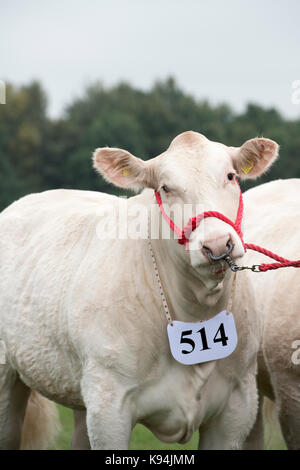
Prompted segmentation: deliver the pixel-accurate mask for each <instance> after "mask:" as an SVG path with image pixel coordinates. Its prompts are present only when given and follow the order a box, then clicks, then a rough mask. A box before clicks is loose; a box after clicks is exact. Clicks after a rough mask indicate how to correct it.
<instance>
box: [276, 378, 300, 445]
mask: <svg viewBox="0 0 300 470" xmlns="http://www.w3.org/2000/svg"><path fill="white" fill-rule="evenodd" d="M274 376H275V377H274ZM274 376H273V378H274V381H273V383H274V388H275V396H276V406H277V411H278V416H279V422H280V426H281V431H282V434H283V437H284V440H285V442H286V445H287V448H288V449H289V450H300V378H299V375H297V374H296V373H295V374H294V375H293V373H292V371H291V374H289V373H283V374H280V375H279V374H278V375H275V374H274Z"/></svg>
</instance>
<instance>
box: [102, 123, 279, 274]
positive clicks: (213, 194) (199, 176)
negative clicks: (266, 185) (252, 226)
mask: <svg viewBox="0 0 300 470" xmlns="http://www.w3.org/2000/svg"><path fill="white" fill-rule="evenodd" d="M278 148H279V147H278V145H277V144H276V143H275V142H273V141H272V140H269V139H265V138H255V139H251V140H248V141H247V142H245V143H244V144H243V145H242V146H241V147H227V146H226V145H223V144H221V143H217V142H212V141H210V140H208V139H207V138H206V137H205V136H203V135H201V134H198V133H197V132H192V131H189V132H184V133H183V134H180V135H179V136H177V137H176V138H175V139H174V140H173V141H172V142H171V144H170V146H169V148H168V149H167V150H166V151H165V152H164V153H163V154H161V155H159V156H158V157H156V158H153V159H151V160H149V161H143V160H141V159H139V158H137V157H134V156H133V155H131V154H130V153H129V152H127V151H125V150H121V149H117V148H100V149H97V150H96V151H95V153H94V167H95V168H96V169H97V170H98V171H99V172H100V173H101V174H102V175H103V176H104V178H105V179H106V180H108V181H109V182H111V183H113V184H114V185H116V186H119V187H122V188H128V189H133V190H138V189H140V188H152V189H155V190H158V191H159V193H160V195H161V198H162V202H163V205H164V206H166V207H171V208H175V209H174V212H172V214H173V219H174V218H175V219H176V222H177V224H178V225H179V226H180V225H181V228H183V226H184V225H185V223H186V222H187V221H188V218H189V217H190V216H191V215H192V214H191V213H189V212H188V211H187V214H188V215H187V214H186V213H185V211H182V210H181V211H180V215H179V216H178V217H176V207H177V208H182V207H183V206H184V205H187V204H188V205H192V206H193V207H194V208H196V207H197V208H198V212H197V213H199V207H201V208H202V210H201V212H203V211H212V210H213V211H218V212H221V213H222V214H224V215H225V216H226V217H228V218H229V219H231V220H232V221H234V220H235V217H236V214H237V210H238V205H239V196H240V190H239V186H238V184H237V182H236V176H239V177H240V178H242V179H247V178H256V177H258V176H260V175H261V174H262V173H264V172H265V171H266V170H267V169H268V168H269V167H270V166H271V164H272V163H273V162H274V161H275V159H276V158H277V156H278ZM153 200H154V198H153ZM189 207H190V206H189ZM158 210H159V209H158ZM182 214H183V215H182ZM193 215H196V213H195V212H194V214H193ZM181 217H182V220H181V221H180V218H181ZM178 221H179V222H178ZM228 241H231V243H232V245H233V251H232V253H231V256H232V257H234V258H237V257H240V256H243V254H244V249H243V245H242V243H241V240H240V238H239V236H238V235H237V233H236V232H235V230H234V229H233V228H232V227H231V226H230V225H228V224H226V223H225V222H223V221H221V220H219V219H216V218H207V219H205V220H204V221H202V222H201V224H200V226H199V227H198V228H197V229H196V230H195V231H193V232H192V234H191V236H190V243H189V246H190V251H189V255H190V262H191V264H192V266H193V267H194V268H196V269H198V270H199V271H200V272H201V271H203V272H207V269H208V267H209V272H210V273H211V275H213V276H217V277H218V276H221V277H222V276H224V270H223V269H221V270H220V265H219V266H218V267H217V265H216V269H215V271H214V270H212V269H211V264H210V259H209V252H212V253H213V255H215V256H219V255H220V254H222V253H224V252H225V251H226V250H227V247H228ZM172 243H173V246H174V250H176V253H177V254H179V253H181V256H186V257H188V255H187V253H186V250H184V248H183V247H182V246H180V245H178V244H176V243H175V242H174V241H173V240H172ZM175 246H177V248H175Z"/></svg>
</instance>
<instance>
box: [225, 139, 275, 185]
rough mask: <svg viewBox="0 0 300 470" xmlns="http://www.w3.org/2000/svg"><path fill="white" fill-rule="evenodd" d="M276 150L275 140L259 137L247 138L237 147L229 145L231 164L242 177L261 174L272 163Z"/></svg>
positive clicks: (254, 176) (255, 176)
mask: <svg viewBox="0 0 300 470" xmlns="http://www.w3.org/2000/svg"><path fill="white" fill-rule="evenodd" d="M278 151H279V145H278V144H277V143H276V142H274V141H273V140H270V139H264V138H259V137H257V138H256V139H251V140H247V142H245V143H244V144H243V145H242V146H241V147H239V148H235V147H230V152H231V155H232V160H233V165H234V167H235V169H236V171H237V173H238V175H239V176H240V177H241V178H243V179H247V178H257V177H258V176H260V175H262V174H263V173H264V172H265V171H267V169H268V168H269V167H270V166H271V165H272V164H273V163H274V161H275V160H276V158H277V157H278Z"/></svg>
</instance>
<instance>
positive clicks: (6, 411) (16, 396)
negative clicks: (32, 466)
mask: <svg viewBox="0 0 300 470" xmlns="http://www.w3.org/2000/svg"><path fill="white" fill-rule="evenodd" d="M29 394H30V389H29V388H28V387H26V385H24V383H23V382H21V380H20V379H19V377H18V375H17V374H16V372H15V371H14V370H13V369H11V368H10V367H9V366H8V365H0V449H7V450H8V449H19V448H20V444H21V434H22V426H23V421H24V416H25V411H26V405H27V401H28V397H29Z"/></svg>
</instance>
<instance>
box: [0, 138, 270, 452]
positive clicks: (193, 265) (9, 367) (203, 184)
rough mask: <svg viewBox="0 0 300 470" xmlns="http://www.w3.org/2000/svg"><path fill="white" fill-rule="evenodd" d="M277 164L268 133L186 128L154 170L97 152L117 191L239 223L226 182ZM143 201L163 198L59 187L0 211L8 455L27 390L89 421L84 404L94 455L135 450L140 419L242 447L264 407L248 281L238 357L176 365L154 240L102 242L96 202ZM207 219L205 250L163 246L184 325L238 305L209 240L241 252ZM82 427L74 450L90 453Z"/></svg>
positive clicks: (157, 428)
mask: <svg viewBox="0 0 300 470" xmlns="http://www.w3.org/2000/svg"><path fill="white" fill-rule="evenodd" d="M276 156H277V145H276V144H275V143H274V142H272V141H269V140H267V139H253V140H252V141H248V142H246V143H245V144H244V146H242V147H241V148H239V149H236V148H229V147H226V146H223V145H222V144H216V143H213V142H210V141H208V140H207V139H206V138H205V137H203V136H201V135H200V134H196V133H192V132H188V133H185V134H182V135H180V136H179V137H177V138H176V139H175V140H174V141H173V142H172V144H171V146H170V147H169V149H168V150H167V151H166V152H165V153H164V154H162V155H161V156H159V157H157V158H156V159H153V160H150V161H149V162H142V161H141V160H139V159H136V158H135V157H133V156H132V155H130V154H129V153H128V152H125V151H122V150H119V149H99V150H98V151H97V152H96V153H95V160H94V161H95V166H96V167H97V169H99V171H100V172H101V173H103V174H104V176H105V177H106V178H107V179H108V180H110V181H112V182H114V183H115V184H117V185H119V186H122V187H132V188H134V187H140V186H148V187H150V188H156V189H159V190H160V192H161V194H162V197H163V200H164V202H165V203H166V202H167V201H169V202H174V203H180V204H181V205H182V204H183V203H185V202H186V203H188V202H192V203H196V202H199V201H200V202H201V203H202V204H203V205H204V206H205V209H215V210H219V211H220V212H223V213H224V214H225V215H227V216H228V217H230V218H231V219H234V218H235V215H236V211H237V207H238V200H239V188H238V185H237V184H236V182H235V180H234V179H232V178H231V177H230V178H229V175H232V173H233V172H236V173H240V172H241V167H242V166H245V165H246V167H247V168H249V163H250V166H251V165H252V167H251V168H253V170H252V169H251V171H250V177H251V176H253V177H255V176H256V175H257V174H260V173H261V172H263V171H264V170H265V168H267V167H268V166H269V165H270V164H271V163H272V161H273V160H274V159H275V158H276ZM249 159H250V160H249ZM251 172H252V175H251ZM247 173H249V169H248V170H247ZM137 202H139V204H141V205H142V206H144V207H148V208H150V206H151V205H153V204H154V206H155V197H154V192H153V190H152V189H147V190H145V191H144V192H143V193H142V194H140V195H138V196H135V197H133V198H130V199H129V200H120V199H118V198H116V197H113V196H108V195H101V194H98V193H92V192H82V191H71V190H67V191H66V190H55V191H48V192H45V193H41V194H37V195H30V196H27V197H25V198H23V199H21V200H20V201H18V202H16V203H14V204H13V205H12V206H10V207H9V208H8V209H7V210H5V211H4V212H3V213H2V214H1V217H0V233H1V237H0V259H1V262H0V289H1V296H0V336H1V338H3V339H4V341H5V343H6V348H7V361H6V365H4V366H0V367H1V369H0V372H1V377H0V386H1V393H0V407H1V408H0V410H1V415H0V416H1V424H0V443H1V446H2V447H3V448H7V447H11V448H14V447H18V446H19V441H20V435H19V431H20V429H19V428H18V426H16V425H15V424H14V423H15V422H18V423H19V422H21V420H22V416H23V413H24V409H25V408H26V401H27V398H28V390H30V389H32V390H36V391H38V392H39V393H40V394H42V395H44V396H45V397H48V398H50V399H51V400H54V401H56V402H57V403H61V404H63V405H65V406H68V407H71V408H73V409H74V410H76V412H75V416H77V417H78V423H79V425H80V416H84V414H85V409H86V412H87V429H88V436H89V441H90V443H91V447H92V448H94V449H100V448H102V449H113V448H114V449H123V448H128V444H129V439H130V433H131V430H132V427H133V426H134V425H135V423H137V422H141V423H143V424H145V425H146V426H147V427H149V428H150V429H151V430H152V431H153V432H154V433H155V434H156V435H157V436H158V437H159V438H160V439H162V440H165V441H167V442H174V441H179V442H185V441H186V440H187V439H189V438H190V437H191V435H192V433H193V431H195V430H196V429H198V428H200V448H203V449H223V448H224V449H231V448H241V447H242V445H243V442H244V440H245V438H246V436H247V434H248V433H249V431H250V429H251V427H252V425H253V423H254V421H255V416H256V411H257V392H256V384H255V373H256V354H257V351H258V347H259V338H258V331H259V329H260V327H259V324H258V323H259V318H258V314H257V309H253V310H252V308H249V307H248V306H247V303H246V299H248V298H253V297H254V296H253V292H252V291H251V285H250V284H249V283H247V282H240V279H239V277H237V282H236V288H235V297H234V299H233V301H234V311H233V313H234V317H235V323H236V327H237V333H238V345H237V348H236V350H235V351H234V352H233V353H232V354H231V355H230V356H229V357H227V358H225V359H221V360H219V361H212V362H208V363H204V364H199V365H195V366H185V365H182V364H179V363H178V362H176V361H175V360H174V359H173V358H172V356H171V354H170V350H169V345H168V340H167V330H166V319H165V316H164V312H163V309H162V305H161V298H160V295H159V291H158V288H157V285H156V280H155V273H154V269H153V265H152V261H151V256H150V252H149V248H148V244H147V240H144V239H140V240H128V239H127V240H120V239H114V240H111V239H109V240H99V237H98V236H97V225H98V223H99V215H98V209H99V207H101V206H103V205H106V204H112V205H116V206H118V207H119V206H120V204H121V205H127V207H128V208H129V209H130V208H131V207H132V206H133V205H134V204H136V203H137ZM155 210H157V211H159V208H158V206H156V209H155ZM109 218H110V214H108V215H107V220H109ZM185 222H186V221H185ZM163 223H164V222H163ZM203 223H205V231H204V232H205V238H203V239H201V237H200V238H199V241H197V236H198V235H197V230H196V231H195V232H193V234H192V235H191V242H193V243H194V244H195V243H199V247H198V250H195V251H194V252H193V255H192V256H190V253H189V252H188V251H186V250H185V248H184V247H182V246H180V245H179V244H178V243H177V242H176V240H162V239H159V240H153V241H152V244H153V250H154V253H155V256H156V259H157V264H158V269H159V271H160V274H161V278H162V282H163V286H164V290H165V292H166V294H167V298H168V301H169V305H170V308H171V313H172V315H173V318H174V319H177V320H182V321H200V320H206V319H208V318H211V317H213V316H214V315H216V314H217V313H219V312H220V311H222V310H224V309H226V308H227V305H228V302H229V297H230V294H231V292H232V289H231V287H232V279H233V277H232V273H231V272H230V271H228V270H227V271H224V270H221V271H220V266H219V265H216V267H214V266H213V267H212V265H211V264H210V263H209V260H208V257H207V253H206V252H204V251H203V248H204V247H205V246H206V247H209V249H210V250H212V251H213V252H214V254H217V255H218V254H220V252H221V253H222V252H224V249H225V248H226V242H227V241H228V240H230V239H231V241H232V242H233V244H234V250H233V252H232V256H233V257H240V256H242V255H243V249H242V245H241V241H240V240H239V237H238V236H237V234H236V233H234V230H233V229H232V228H231V227H229V226H228V225H226V224H225V223H224V222H221V221H219V220H216V219H214V220H213V219H210V220H205V221H204V222H203ZM223 267H224V266H223ZM16 388H17V389H18V393H17V396H16V393H15V390H16ZM11 403H14V405H15V406H14V407H12V406H11ZM7 422H10V423H12V424H11V426H9V427H7V426H5V423H7ZM81 424H82V423H81ZM82 428H83V433H82V436H80V432H79V433H78V435H77V436H75V438H74V440H73V443H74V447H80V446H83V445H86V446H88V445H89V443H88V440H87V439H85V437H84V436H83V434H84V426H82ZM81 437H82V439H81ZM83 442H84V444H83Z"/></svg>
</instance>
